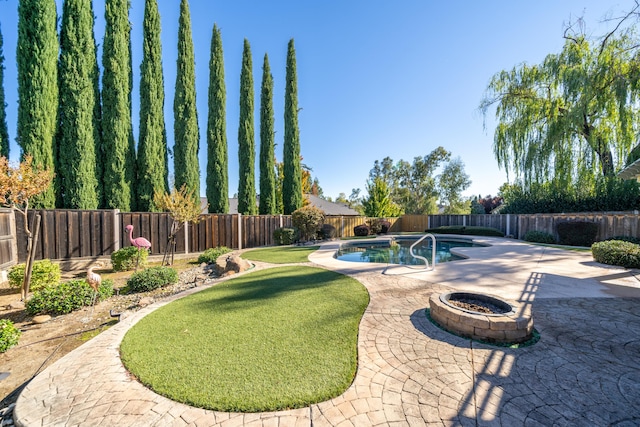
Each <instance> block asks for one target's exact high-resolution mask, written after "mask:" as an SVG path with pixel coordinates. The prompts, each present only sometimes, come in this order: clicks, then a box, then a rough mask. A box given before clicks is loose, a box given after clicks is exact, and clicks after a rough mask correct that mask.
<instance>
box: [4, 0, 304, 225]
mask: <svg viewBox="0 0 640 427" xmlns="http://www.w3.org/2000/svg"><path fill="white" fill-rule="evenodd" d="M129 8H130V0H106V4H105V21H106V29H105V36H104V40H103V54H102V68H103V73H102V92H100V89H99V82H100V75H99V74H100V73H99V67H98V62H97V53H96V52H97V49H96V42H95V38H94V28H93V10H92V1H91V0H65V1H64V4H63V12H62V22H61V31H60V39H59V42H58V35H57V31H56V20H57V12H56V7H55V1H54V0H21V1H20V2H19V7H18V14H19V23H18V33H19V34H18V48H17V64H18V97H19V102H18V127H17V129H18V136H17V141H18V144H19V145H20V147H21V150H22V153H23V154H31V155H32V156H33V158H34V164H35V166H36V167H40V168H46V169H50V170H54V171H55V173H56V178H55V181H54V184H53V185H52V187H51V188H49V189H47V190H46V191H45V192H44V193H42V194H41V195H40V196H38V197H37V198H36V199H35V200H34V207H42V208H53V207H56V206H57V207H65V208H75V209H95V208H101V207H104V208H112V209H115V208H117V209H120V210H123V211H132V210H140V211H152V210H156V207H155V206H154V205H153V194H154V193H155V192H157V191H167V190H168V189H169V184H168V149H167V136H166V129H165V123H164V116H163V109H164V77H163V73H162V58H161V51H162V48H161V42H160V15H159V12H158V6H157V0H146V3H145V12H144V22H143V40H144V41H143V60H142V64H141V67H140V127H139V135H138V144H137V150H136V146H135V141H134V135H133V127H132V123H131V96H132V86H133V81H132V79H133V72H132V61H131V41H130V40H131V38H130V33H131V24H130V22H129V17H128V14H129ZM191 34H192V32H191V18H190V12H189V6H188V0H181V3H180V18H179V33H178V59H177V69H178V72H177V73H176V76H177V77H176V82H175V97H174V104H173V111H174V141H175V144H174V147H173V160H174V174H175V186H176V188H180V187H182V185H186V187H187V189H188V190H189V191H192V192H193V194H194V197H196V198H199V194H200V170H199V165H198V151H199V139H200V132H199V129H198V116H197V110H196V93H195V60H194V53H193V41H192V36H191ZM58 52H59V54H58ZM3 61H4V56H3V51H2V34H1V32H0V154H1V155H4V156H8V150H9V139H8V132H7V126H6V115H5V107H6V105H5V103H4V90H3V80H2V78H3V74H2V73H3V69H4V66H3ZM209 73H210V78H209V93H208V105H209V111H208V120H207V137H206V140H207V173H206V195H207V198H208V202H209V211H210V212H215V213H226V212H228V209H229V205H228V173H227V157H228V155H227V141H226V120H225V115H226V111H225V105H226V89H225V83H224V64H223V58H222V38H221V34H220V30H219V29H218V27H217V26H216V25H214V28H213V33H212V38H211V56H210V62H209ZM286 74H287V77H286V79H287V82H286V89H285V92H286V93H285V99H286V102H285V141H284V184H283V187H282V199H283V210H284V213H291V212H293V211H294V210H296V209H297V208H299V207H301V206H302V181H301V179H302V178H301V165H300V141H299V130H298V121H297V113H298V109H297V87H296V86H297V76H296V65H295V49H294V45H293V39H292V40H290V41H289V46H288V55H287V73H286ZM253 98H254V95H253V75H252V59H251V50H250V46H249V42H248V41H247V40H245V41H244V51H243V62H242V72H241V88H240V124H239V128H238V145H239V166H240V182H239V195H238V197H239V211H240V212H241V213H245V214H255V213H257V207H256V188H255V177H254V168H253V165H254V160H255V141H254V123H253V111H254V104H253ZM260 107H261V108H260V142H261V144H260V195H261V197H260V213H262V214H274V213H278V212H277V209H278V208H277V206H278V204H277V201H276V193H277V192H278V191H277V188H276V179H275V154H274V146H275V143H274V131H273V123H274V114H273V76H272V75H271V72H270V68H269V62H268V57H267V55H266V54H265V57H264V65H263V81H262V91H261V106H260Z"/></svg>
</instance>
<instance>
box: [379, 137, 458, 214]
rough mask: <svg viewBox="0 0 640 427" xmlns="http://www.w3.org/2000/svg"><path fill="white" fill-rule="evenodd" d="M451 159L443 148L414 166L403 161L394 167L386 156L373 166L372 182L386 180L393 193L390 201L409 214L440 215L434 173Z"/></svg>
mask: <svg viewBox="0 0 640 427" xmlns="http://www.w3.org/2000/svg"><path fill="white" fill-rule="evenodd" d="M450 157H451V153H450V152H449V151H447V150H445V149H444V148H443V147H437V148H436V149H435V150H433V151H432V152H431V153H429V154H427V155H426V156H423V157H419V156H418V157H415V158H414V159H413V163H409V162H407V161H405V160H402V159H400V160H399V161H398V162H397V163H395V164H394V163H393V160H392V159H391V158H390V157H385V158H384V159H383V160H382V162H378V161H376V162H375V163H374V166H373V169H371V171H370V172H369V180H370V181H371V182H373V181H374V180H375V179H376V178H380V179H381V180H382V181H384V182H385V183H386V184H387V186H388V187H389V188H390V190H391V199H392V200H393V201H394V202H395V203H396V204H397V205H398V206H400V207H401V208H402V210H403V211H404V212H405V213H407V214H417V215H427V214H433V213H437V211H438V206H437V203H436V202H437V199H438V195H439V192H438V182H437V180H436V177H435V172H436V170H437V169H438V168H439V167H440V165H441V163H442V162H446V161H448V160H449V158H450Z"/></svg>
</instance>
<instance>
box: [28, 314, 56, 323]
mask: <svg viewBox="0 0 640 427" xmlns="http://www.w3.org/2000/svg"><path fill="white" fill-rule="evenodd" d="M32 320H33V323H38V324H40V323H47V322H48V321H49V320H51V316H49V315H48V314H41V315H39V316H35V317H34V318H33V319H32Z"/></svg>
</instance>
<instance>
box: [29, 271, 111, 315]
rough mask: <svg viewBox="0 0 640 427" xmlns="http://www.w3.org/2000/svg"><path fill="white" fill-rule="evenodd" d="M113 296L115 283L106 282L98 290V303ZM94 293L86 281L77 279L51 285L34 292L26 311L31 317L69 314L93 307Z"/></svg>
mask: <svg viewBox="0 0 640 427" xmlns="http://www.w3.org/2000/svg"><path fill="white" fill-rule="evenodd" d="M111 295H113V282H112V281H111V280H105V281H103V282H102V283H101V284H100V287H99V288H98V294H97V295H96V299H97V301H102V300H105V299H107V298H109V297H110V296H111ZM93 297H94V291H93V289H92V288H91V286H89V284H88V283H87V281H86V280H84V279H76V280H70V281H68V282H62V283H60V284H57V285H49V286H46V287H44V288H42V289H41V290H39V291H37V292H34V293H33V296H32V297H31V298H30V299H29V300H28V301H27V304H26V309H27V313H29V314H30V315H32V316H33V315H36V314H53V315H56V314H67V313H71V312H72V311H74V310H77V309H79V308H81V307H84V306H88V305H91V304H92V303H93V302H94V301H93Z"/></svg>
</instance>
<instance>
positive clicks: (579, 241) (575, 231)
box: [556, 221, 598, 246]
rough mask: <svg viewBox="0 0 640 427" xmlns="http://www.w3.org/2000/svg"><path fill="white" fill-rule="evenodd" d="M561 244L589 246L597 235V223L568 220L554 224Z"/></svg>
mask: <svg viewBox="0 0 640 427" xmlns="http://www.w3.org/2000/svg"><path fill="white" fill-rule="evenodd" d="M556 230H557V231H558V237H559V238H560V244H561V245H568V246H591V245H593V243H594V242H595V241H596V238H597V237H598V224H596V223H595V222H589V221H568V222H560V223H558V225H556Z"/></svg>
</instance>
